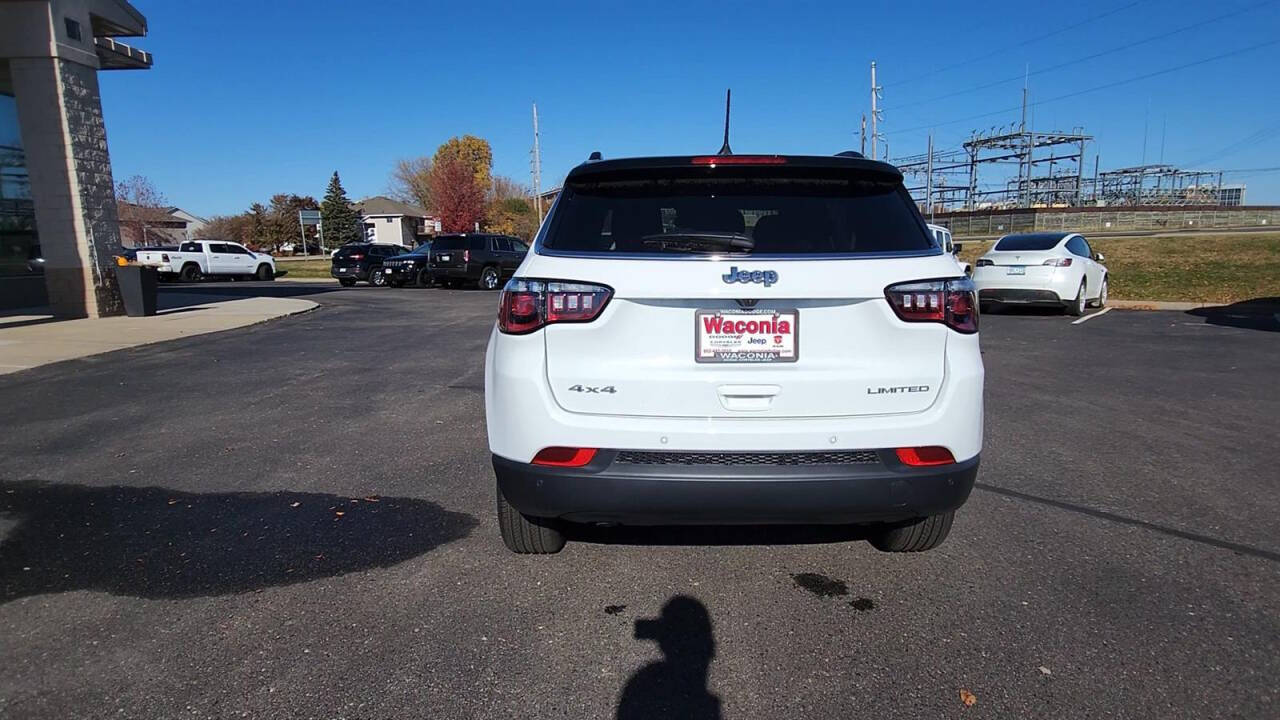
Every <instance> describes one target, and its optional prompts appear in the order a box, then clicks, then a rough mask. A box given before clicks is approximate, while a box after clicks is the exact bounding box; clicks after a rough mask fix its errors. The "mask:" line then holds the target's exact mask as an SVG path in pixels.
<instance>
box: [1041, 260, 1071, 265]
mask: <svg viewBox="0 0 1280 720" xmlns="http://www.w3.org/2000/svg"><path fill="white" fill-rule="evenodd" d="M1044 264H1045V265H1052V266H1053V267H1071V258H1049V259H1048V260H1045V261H1044Z"/></svg>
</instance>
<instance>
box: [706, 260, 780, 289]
mask: <svg viewBox="0 0 1280 720" xmlns="http://www.w3.org/2000/svg"><path fill="white" fill-rule="evenodd" d="M720 279H721V280H724V281H725V282H726V283H728V284H730V285H732V284H733V283H764V286H765V287H769V286H770V285H772V284H774V283H776V282H778V273H776V272H774V271H773V270H739V269H738V266H737V265H734V266H733V267H731V268H729V272H727V273H725V274H724V275H721V276H720Z"/></svg>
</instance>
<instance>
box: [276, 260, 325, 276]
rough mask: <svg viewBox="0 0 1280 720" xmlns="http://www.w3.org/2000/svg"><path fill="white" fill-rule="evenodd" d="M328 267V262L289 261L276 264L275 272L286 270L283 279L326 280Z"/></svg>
mask: <svg viewBox="0 0 1280 720" xmlns="http://www.w3.org/2000/svg"><path fill="white" fill-rule="evenodd" d="M330 265H332V263H331V262H330V261H329V260H290V261H289V262H281V263H276V272H284V271H286V270H287V271H288V274H286V275H285V277H290V278H327V277H329V267H330Z"/></svg>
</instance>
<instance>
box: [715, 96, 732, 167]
mask: <svg viewBox="0 0 1280 720" xmlns="http://www.w3.org/2000/svg"><path fill="white" fill-rule="evenodd" d="M732 93H733V91H732V90H725V91H724V144H723V145H721V146H720V152H718V153H716V154H717V155H732V154H733V151H732V150H730V149H729V99H730V97H731V96H732Z"/></svg>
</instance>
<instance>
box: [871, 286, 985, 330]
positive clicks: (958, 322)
mask: <svg viewBox="0 0 1280 720" xmlns="http://www.w3.org/2000/svg"><path fill="white" fill-rule="evenodd" d="M884 296H885V298H886V299H887V300H888V301H889V305H890V306H891V307H893V311H894V312H895V313H897V315H898V317H899V318H901V319H903V320H905V321H907V322H938V323H942V324H944V325H946V326H947V327H949V328H951V329H952V330H955V331H957V332H962V333H976V332H978V303H977V298H976V290H975V289H974V287H973V281H972V280H970V279H969V278H952V279H950V280H925V281H922V282H908V283H899V284H897V285H890V286H889V287H887V288H885V289H884Z"/></svg>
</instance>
